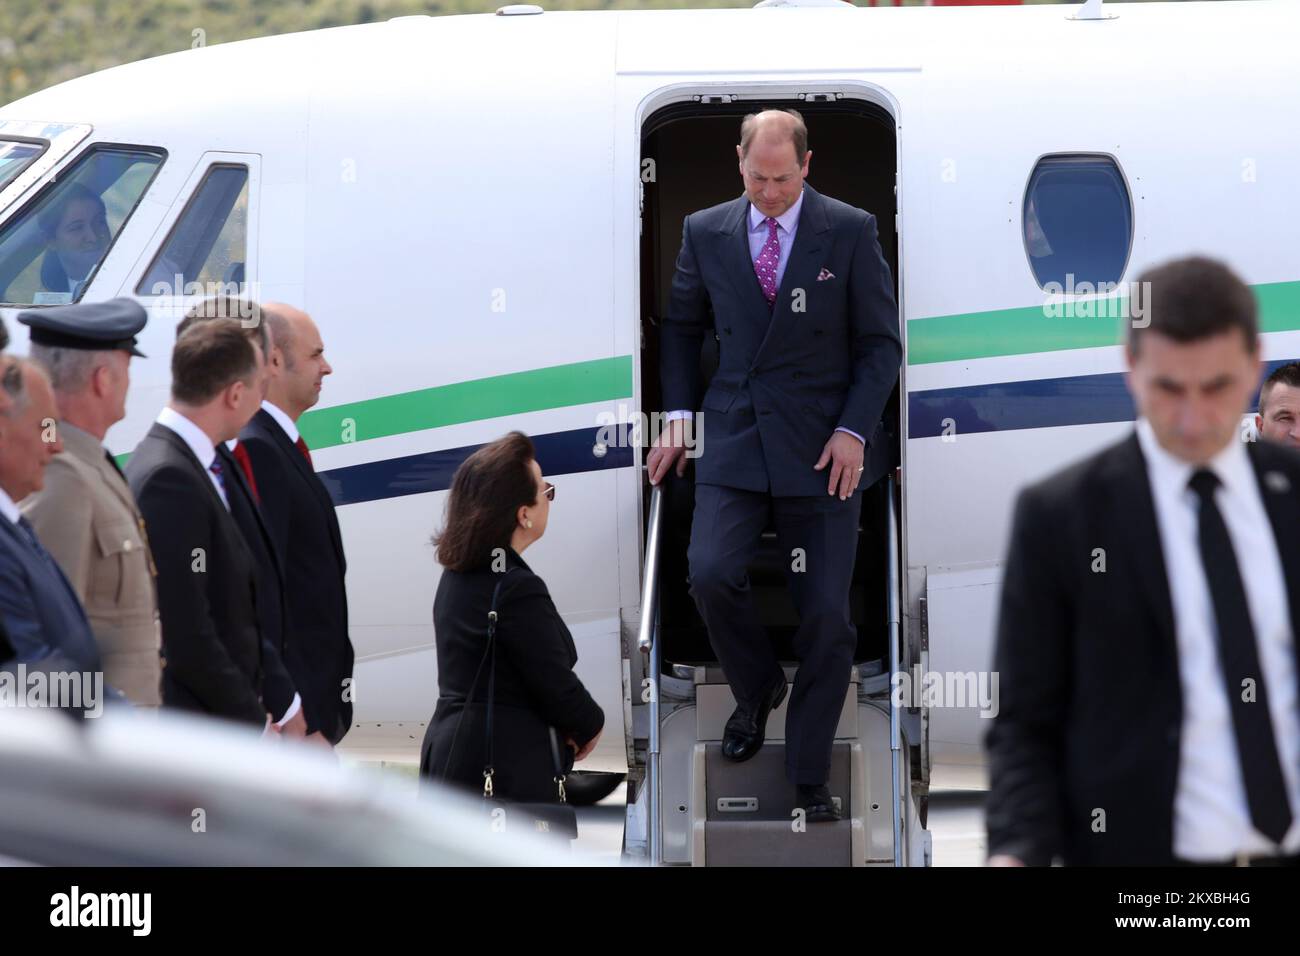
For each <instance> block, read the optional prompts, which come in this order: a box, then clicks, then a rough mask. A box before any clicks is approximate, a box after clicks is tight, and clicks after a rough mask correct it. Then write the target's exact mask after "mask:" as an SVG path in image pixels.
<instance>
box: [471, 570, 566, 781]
mask: <svg viewBox="0 0 1300 956" xmlns="http://www.w3.org/2000/svg"><path fill="white" fill-rule="evenodd" d="M509 573H510V572H509V571H507V572H506V574H509ZM504 583H505V575H502V576H501V580H500V581H498V582H497V586H496V588H495V589H494V590H493V591H492V604H491V605H490V606H489V608H488V649H487V657H488V658H489V659H490V660H491V662H492V663H491V665H490V666H489V668H488V691H487V758H486V760H485V762H484V765H483V796H484V797H491V796H492V777H493V775H494V774H495V773H496V768H495V767H494V766H493V753H494V750H493V743H494V735H493V732H492V714H493V712H494V710H495V709H496V678H497V654H496V633H497V620H498V614H497V598H498V596H499V595H500V593H501V585H502V584H504ZM546 729H547V732H548V734H549V742H550V745H551V766H552V768H554V770H555V776H554V777H553V778H552V779H553V780H554V781H555V788H556V795H557V797H558V798H559V802H560V803H568V802H569V799H568V794H567V793H565V790H564V781H565V773H564V765H563V764H562V763H561V762H560V751H559V746H560V743H559V735H558V734H557V733H556V731H555V728H554V727H549V726H548V727H547V728H546Z"/></svg>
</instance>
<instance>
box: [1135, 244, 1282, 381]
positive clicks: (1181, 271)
mask: <svg viewBox="0 0 1300 956" xmlns="http://www.w3.org/2000/svg"><path fill="white" fill-rule="evenodd" d="M1137 282H1138V284H1139V287H1140V288H1141V289H1142V299H1143V301H1144V302H1145V304H1146V318H1147V320H1148V324H1146V325H1145V326H1144V327H1139V326H1137V325H1135V324H1133V323H1132V322H1130V323H1129V331H1128V343H1127V344H1128V351H1129V354H1130V355H1133V356H1136V355H1137V354H1138V349H1139V348H1140V346H1141V343H1142V336H1143V335H1144V334H1146V333H1147V332H1159V333H1160V334H1161V335H1164V336H1168V337H1169V338H1171V339H1173V340H1174V341H1175V342H1179V343H1182V344H1186V343H1188V342H1198V341H1200V340H1202V339H1208V338H1213V337H1214V336H1216V335H1220V334H1222V333H1224V332H1227V331H1230V330H1231V329H1240V330H1241V334H1242V337H1243V339H1244V340H1245V345H1246V351H1248V352H1252V353H1253V352H1254V351H1255V350H1256V348H1258V346H1259V322H1258V319H1257V318H1256V305H1255V295H1254V293H1253V292H1251V290H1250V286H1248V285H1246V283H1244V282H1242V281H1241V279H1240V278H1238V277H1237V274H1236V273H1235V272H1233V271H1232V270H1231V269H1229V268H1228V267H1227V266H1226V265H1224V264H1223V263H1222V262H1219V261H1217V260H1215V259H1210V258H1207V257H1205V256H1189V257H1187V258H1184V259H1174V260H1172V261H1170V262H1166V263H1164V264H1163V265H1159V266H1154V267H1153V268H1150V269H1148V270H1146V271H1145V272H1143V273H1142V274H1141V275H1140V276H1138V278H1137Z"/></svg>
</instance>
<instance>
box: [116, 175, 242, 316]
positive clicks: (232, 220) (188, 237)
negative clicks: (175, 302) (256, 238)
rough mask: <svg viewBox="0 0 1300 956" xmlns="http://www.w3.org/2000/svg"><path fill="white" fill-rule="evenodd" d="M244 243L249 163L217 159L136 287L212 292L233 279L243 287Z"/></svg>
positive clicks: (153, 291)
mask: <svg viewBox="0 0 1300 956" xmlns="http://www.w3.org/2000/svg"><path fill="white" fill-rule="evenodd" d="M247 244H248V167H247V166H236V165H231V164H227V163H220V164H217V165H215V166H213V167H212V168H210V169H209V170H208V172H207V175H205V176H204V177H203V182H201V183H200V184H199V187H198V188H197V189H196V190H194V196H193V197H192V198H191V199H190V201H189V203H187V204H186V206H185V210H184V211H183V212H182V213H181V215H180V218H178V219H177V220H176V225H175V226H174V227H173V228H172V231H171V235H169V236H168V237H167V241H166V242H165V243H163V247H162V249H161V250H160V251H159V252H158V255H157V257H156V258H155V259H154V261H153V265H151V266H150V267H149V271H148V272H146V273H145V276H144V278H143V279H142V280H140V284H139V285H138V286H136V290H135V291H136V293H137V294H138V295H168V296H182V295H210V294H219V292H220V291H221V290H223V289H225V288H228V287H229V286H230V285H231V284H235V285H238V286H241V287H242V284H243V282H244V263H245V256H246V254H247V252H246V248H247ZM186 287H188V288H186Z"/></svg>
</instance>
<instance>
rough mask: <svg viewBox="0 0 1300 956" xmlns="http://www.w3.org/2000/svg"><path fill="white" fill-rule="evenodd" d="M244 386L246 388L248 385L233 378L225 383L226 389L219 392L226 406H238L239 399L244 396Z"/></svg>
mask: <svg viewBox="0 0 1300 956" xmlns="http://www.w3.org/2000/svg"><path fill="white" fill-rule="evenodd" d="M246 388H248V386H247V385H246V384H244V383H243V382H242V381H240V380H239V379H235V380H234V381H233V382H231V383H230V384H229V385H227V386H226V390H225V391H224V392H222V393H221V399H222V402H223V403H224V404H225V406H226V408H238V407H239V402H240V399H242V398H243V397H244V389H246Z"/></svg>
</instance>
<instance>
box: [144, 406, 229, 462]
mask: <svg viewBox="0 0 1300 956" xmlns="http://www.w3.org/2000/svg"><path fill="white" fill-rule="evenodd" d="M156 421H157V422H158V424H159V425H163V426H165V427H167V428H170V429H171V430H172V431H174V432H175V433H176V434H177V435H180V436H181V440H182V441H184V442H185V444H187V445H189V447H190V451H192V452H194V457H195V458H197V459H198V460H199V464H200V465H202V466H203V467H204V468H211V467H212V462H213V461H214V460H215V459H216V457H217V447H216V445H214V444H212V439H211V438H209V437H208V436H207V433H206V432H204V430H203V429H202V428H200V427H199V426H198V425H196V424H194V423H193V422H192V421H190V420H189V419H188V418H186V417H185V416H184V415H182V414H181V413H180V412H178V411H176V409H174V408H172V407H171V406H170V405H165V406H163V410H162V411H161V412H159V413H158V418H157V419H156Z"/></svg>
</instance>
